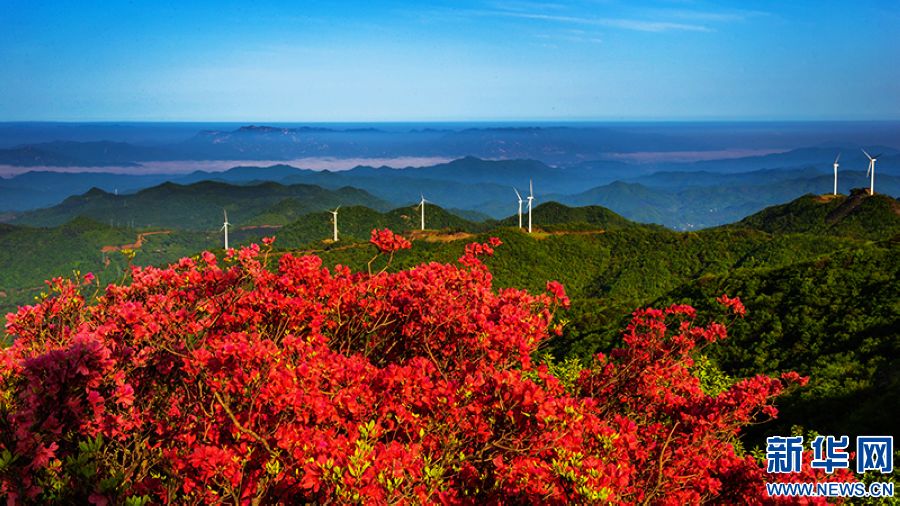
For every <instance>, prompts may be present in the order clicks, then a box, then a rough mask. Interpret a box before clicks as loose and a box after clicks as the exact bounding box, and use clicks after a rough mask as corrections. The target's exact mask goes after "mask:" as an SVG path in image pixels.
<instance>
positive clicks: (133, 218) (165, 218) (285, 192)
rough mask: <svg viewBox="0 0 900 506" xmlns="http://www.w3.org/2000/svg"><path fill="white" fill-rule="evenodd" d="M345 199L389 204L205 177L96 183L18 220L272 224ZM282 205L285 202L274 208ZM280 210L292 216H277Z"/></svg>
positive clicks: (345, 193) (343, 193)
mask: <svg viewBox="0 0 900 506" xmlns="http://www.w3.org/2000/svg"><path fill="white" fill-rule="evenodd" d="M285 200H287V202H284V201H285ZM341 204H344V205H348V204H359V205H365V206H368V207H372V208H375V209H382V210H384V209H387V208H388V207H389V206H388V205H387V204H386V203H385V202H384V201H382V200H380V199H378V198H376V197H373V196H372V195H371V194H369V193H366V192H365V191H362V190H357V189H356V188H349V187H346V188H340V189H338V190H333V191H332V190H326V189H324V188H321V187H319V186H313V185H306V184H295V185H289V186H286V185H282V184H278V183H259V184H248V185H233V184H227V183H220V182H216V181H202V182H199V183H194V184H190V185H179V184H175V183H163V184H161V185H159V186H154V187H153V188H148V189H146V190H141V191H139V192H137V193H135V194H131V195H114V194H112V193H107V192H105V191H103V190H100V189H97V188H93V189H91V190H90V191H88V192H87V193H85V194H83V195H78V196H74V197H69V198H67V199H66V200H64V201H63V202H62V203H61V204H59V205H56V206H53V207H50V208H47V209H39V210H37V211H30V212H27V213H24V214H22V215H21V216H19V217H18V218H17V219H16V220H15V222H14V223H15V224H22V225H32V226H57V225H61V224H63V223H66V222H68V221H70V220H72V219H73V218H75V217H77V216H87V217H90V218H93V219H95V220H97V221H99V222H102V223H110V224H111V225H115V226H123V227H125V226H135V227H138V228H141V227H169V228H179V229H191V230H209V229H212V230H216V229H218V228H219V227H221V226H222V209H228V211H229V218H230V221H231V222H232V223H233V224H234V225H236V226H242V225H246V224H253V225H259V224H269V223H264V222H262V221H261V218H258V216H260V215H262V216H267V217H269V218H270V219H272V220H273V221H274V223H270V224H272V225H280V224H283V223H286V222H288V221H290V220H291V219H294V218H295V217H297V216H300V215H302V214H306V213H310V212H315V211H321V210H323V209H330V208H334V207H336V206H338V205H341ZM278 205H281V207H275V208H273V206H278ZM279 209H281V210H282V211H285V212H287V213H288V215H287V216H286V217H281V216H278V215H277V212H278V210H279Z"/></svg>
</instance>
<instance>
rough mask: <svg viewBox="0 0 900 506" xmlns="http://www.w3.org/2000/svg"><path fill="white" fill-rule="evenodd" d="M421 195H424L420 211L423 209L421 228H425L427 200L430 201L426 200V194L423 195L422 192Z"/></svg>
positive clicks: (420, 203)
mask: <svg viewBox="0 0 900 506" xmlns="http://www.w3.org/2000/svg"><path fill="white" fill-rule="evenodd" d="M419 196H420V197H422V200H420V201H419V211H421V213H422V222H421V227H420V228H421V230H425V202H428V201H427V200H425V195H422V194H421V193H420V194H419Z"/></svg>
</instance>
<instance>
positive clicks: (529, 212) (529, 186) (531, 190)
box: [528, 179, 534, 234]
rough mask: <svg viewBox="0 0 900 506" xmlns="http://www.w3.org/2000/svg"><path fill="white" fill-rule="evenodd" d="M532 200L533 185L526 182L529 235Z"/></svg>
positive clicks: (529, 231) (529, 181) (529, 230)
mask: <svg viewBox="0 0 900 506" xmlns="http://www.w3.org/2000/svg"><path fill="white" fill-rule="evenodd" d="M533 200H534V185H533V184H532V183H531V180H530V179H529V180H528V233H529V234H530V233H531V202H532V201H533Z"/></svg>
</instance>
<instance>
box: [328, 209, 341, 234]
mask: <svg viewBox="0 0 900 506" xmlns="http://www.w3.org/2000/svg"><path fill="white" fill-rule="evenodd" d="M340 208H341V206H337V207H335V208H334V211H328V212H330V213H331V214H332V215H333V216H334V219H333V220H332V223H334V242H337V240H338V228H337V213H338V209H340Z"/></svg>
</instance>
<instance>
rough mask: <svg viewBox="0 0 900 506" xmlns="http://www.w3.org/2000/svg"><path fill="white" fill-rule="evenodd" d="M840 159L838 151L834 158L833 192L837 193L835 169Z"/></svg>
mask: <svg viewBox="0 0 900 506" xmlns="http://www.w3.org/2000/svg"><path fill="white" fill-rule="evenodd" d="M840 159H841V154H840V153H838V155H837V158H835V159H834V194H835V195H837V169H838V160H840Z"/></svg>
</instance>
